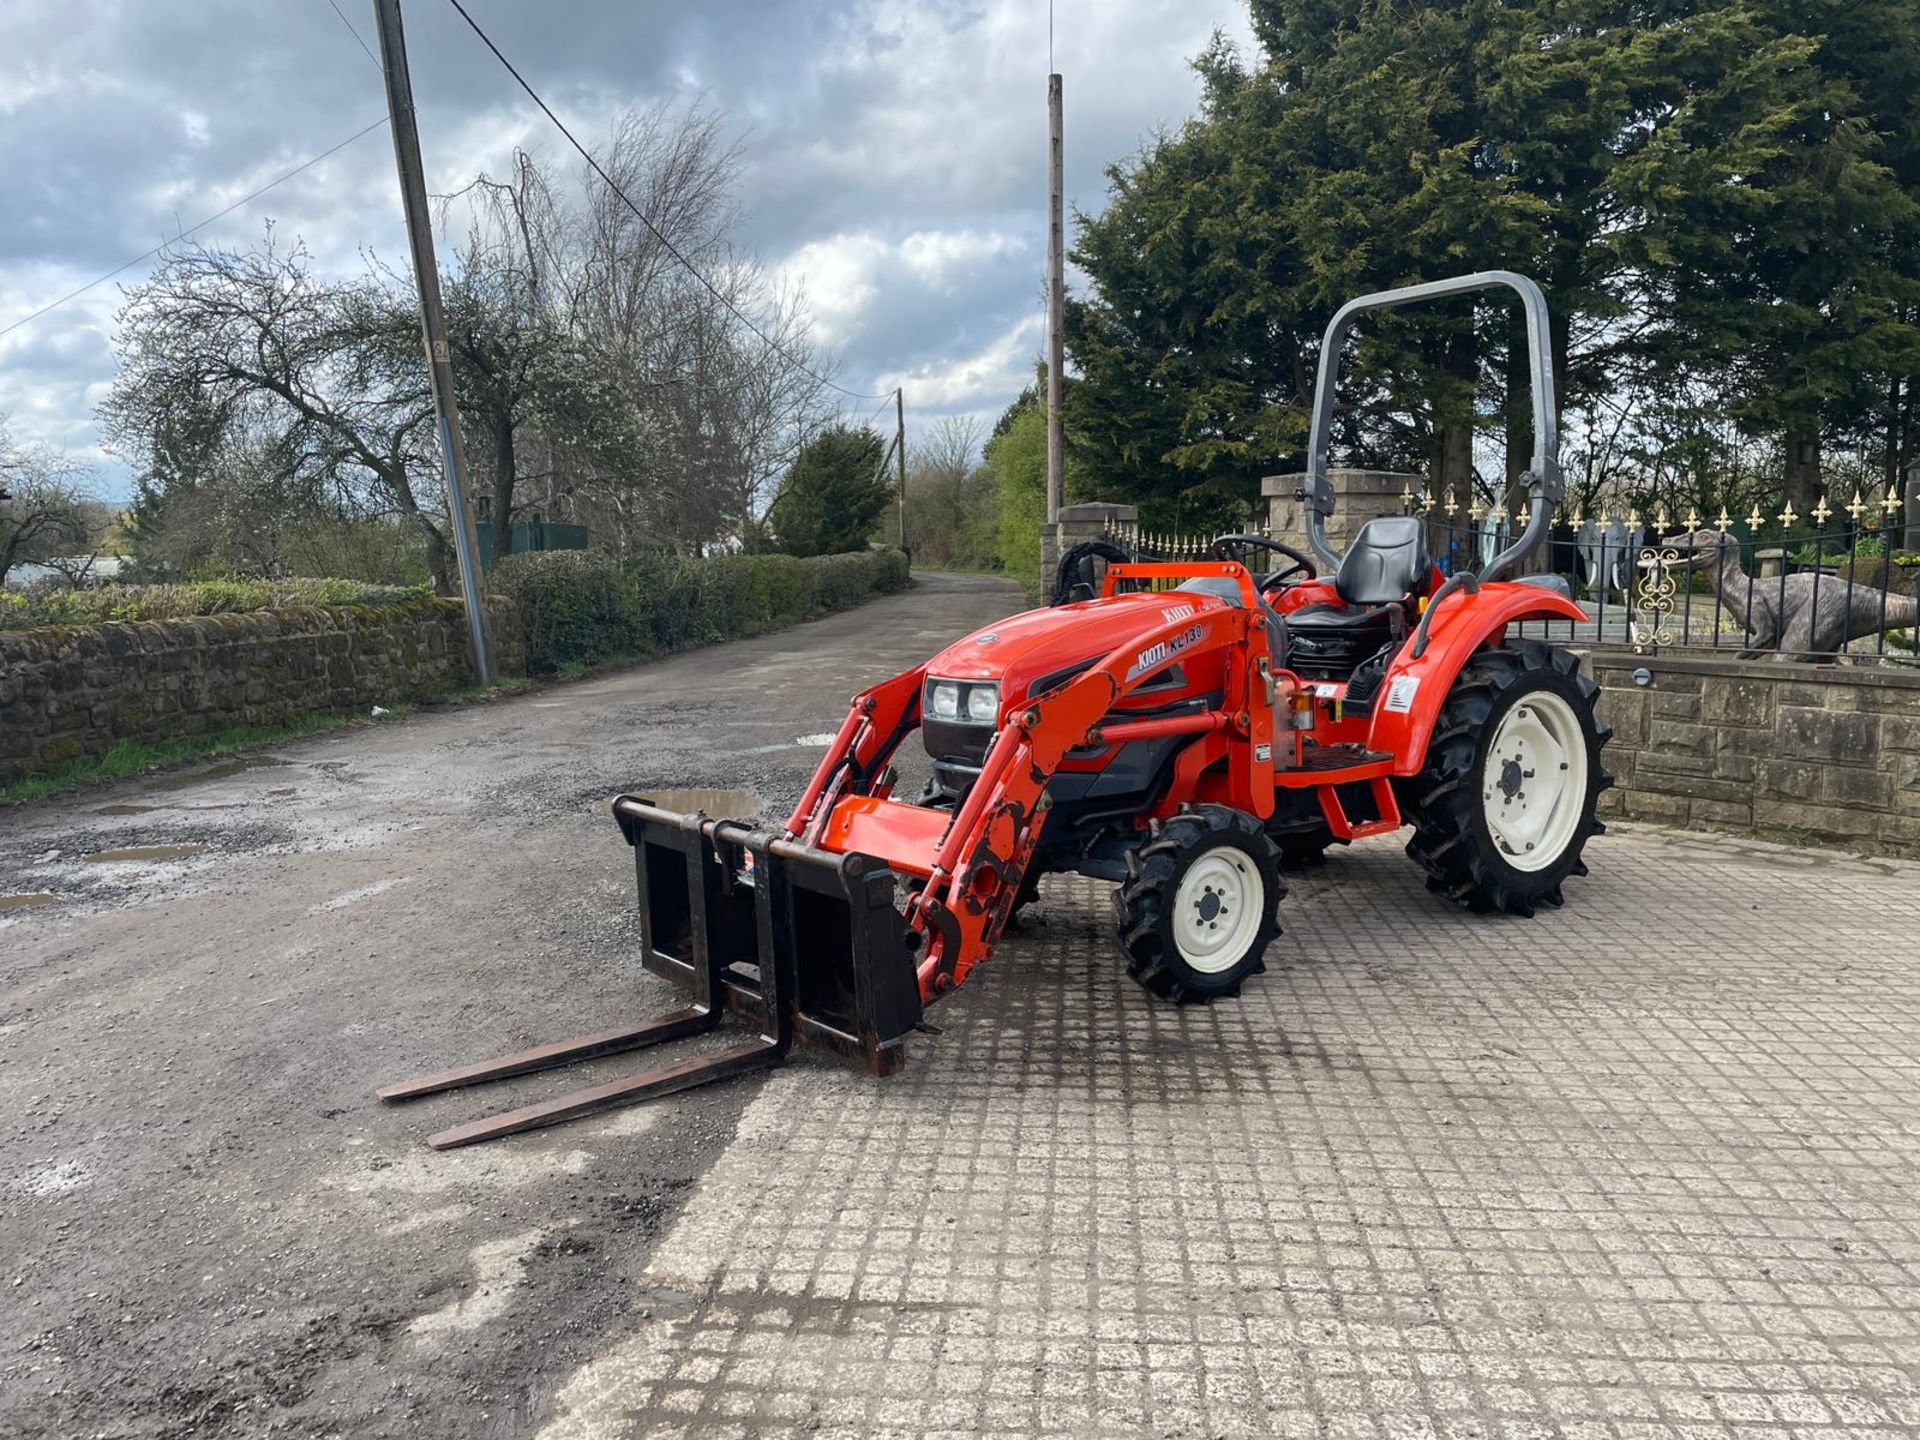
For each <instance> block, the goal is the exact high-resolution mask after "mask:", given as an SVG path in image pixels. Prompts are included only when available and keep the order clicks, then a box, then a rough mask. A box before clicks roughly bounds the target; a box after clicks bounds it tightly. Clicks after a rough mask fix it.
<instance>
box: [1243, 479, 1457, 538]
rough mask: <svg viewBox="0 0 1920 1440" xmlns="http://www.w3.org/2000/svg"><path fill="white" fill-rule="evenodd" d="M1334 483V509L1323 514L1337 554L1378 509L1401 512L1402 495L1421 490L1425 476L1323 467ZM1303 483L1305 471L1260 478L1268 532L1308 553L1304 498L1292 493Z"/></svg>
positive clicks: (1403, 507) (1402, 512) (1402, 511)
mask: <svg viewBox="0 0 1920 1440" xmlns="http://www.w3.org/2000/svg"><path fill="white" fill-rule="evenodd" d="M1327 480H1328V482H1329V483H1330V484H1332V486H1333V497H1334V498H1333V514H1332V515H1330V516H1328V517H1327V542H1328V543H1329V544H1330V545H1332V546H1333V548H1334V549H1335V550H1337V551H1339V552H1340V553H1341V554H1345V553H1346V549H1347V546H1349V545H1350V544H1352V543H1353V537H1354V536H1355V535H1356V534H1358V533H1359V531H1360V527H1361V526H1362V525H1364V524H1366V523H1367V521H1369V520H1372V519H1373V518H1375V517H1376V516H1379V515H1401V514H1404V513H1405V502H1404V501H1403V500H1402V498H1401V497H1402V496H1403V495H1404V494H1405V493H1406V492H1407V491H1408V490H1411V491H1412V492H1413V493H1414V494H1416V495H1418V494H1419V493H1420V487H1421V486H1422V485H1424V484H1425V483H1426V482H1425V481H1424V480H1423V479H1422V478H1421V477H1420V476H1418V475H1412V474H1408V473H1407V472H1405V471H1401V470H1343V469H1338V468H1336V469H1332V470H1329V471H1328V472H1327ZM1306 483H1307V477H1306V475H1305V474H1304V473H1301V474H1296V475H1269V476H1267V477H1266V478H1265V479H1263V480H1262V481H1261V482H1260V493H1261V494H1262V495H1263V496H1265V497H1266V501H1267V526H1268V533H1269V534H1270V535H1271V536H1272V537H1273V538H1274V539H1275V540H1278V541H1280V542H1281V544H1283V545H1291V546H1293V547H1294V549H1296V550H1301V551H1304V552H1306V553H1307V554H1309V555H1311V554H1312V553H1313V549H1312V547H1311V546H1310V545H1309V544H1308V543H1307V502H1306V501H1304V500H1299V499H1296V498H1294V497H1295V494H1296V492H1297V491H1299V490H1300V489H1301V488H1302V487H1303V486H1305V485H1306Z"/></svg>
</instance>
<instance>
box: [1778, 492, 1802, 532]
mask: <svg viewBox="0 0 1920 1440" xmlns="http://www.w3.org/2000/svg"><path fill="white" fill-rule="evenodd" d="M1799 519H1800V516H1799V514H1798V512H1796V511H1795V510H1794V508H1793V497H1792V496H1791V495H1789V496H1788V497H1787V508H1786V509H1784V510H1782V511H1781V512H1780V523H1781V524H1782V525H1789V526H1790V525H1793V524H1794V523H1796V522H1797V521H1798V520H1799Z"/></svg>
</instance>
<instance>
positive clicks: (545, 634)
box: [488, 550, 651, 670]
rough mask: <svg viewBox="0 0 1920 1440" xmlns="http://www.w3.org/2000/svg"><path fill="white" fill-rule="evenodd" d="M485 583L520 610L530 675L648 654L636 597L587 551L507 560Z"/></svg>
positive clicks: (609, 564)
mask: <svg viewBox="0 0 1920 1440" xmlns="http://www.w3.org/2000/svg"><path fill="white" fill-rule="evenodd" d="M488 584H489V586H490V587H491V588H492V589H493V590H494V591H495V592H496V593H498V594H502V595H505V596H507V597H508V598H509V599H511V600H512V601H513V602H514V605H515V607H516V608H517V609H518V610H519V612H520V623H521V626H522V628H523V629H524V630H525V632H526V640H527V668H528V669H529V670H558V669H560V668H561V667H563V666H567V665H591V664H594V663H595V662H597V661H601V660H607V659H611V658H612V657H613V656H616V655H629V654H635V653H639V652H641V651H644V650H647V649H650V648H651V646H650V645H648V644H646V643H645V642H644V641H643V639H642V636H641V633H640V632H641V631H642V628H643V624H644V620H645V613H644V611H643V610H642V609H641V607H640V604H639V599H640V597H639V595H638V594H637V593H636V592H635V589H634V587H633V585H632V583H631V581H630V579H629V577H628V576H627V575H626V574H624V573H623V572H622V570H621V568H620V563H619V562H618V561H617V560H615V559H613V558H612V557H611V556H608V555H599V554H595V553H594V552H592V551H589V550H539V551H529V552H527V553H525V554H521V555H510V556H508V557H507V558H506V559H505V560H503V561H502V562H501V563H500V564H499V565H497V566H495V567H494V569H493V571H492V573H491V574H490V575H489V577H488ZM535 657H538V661H539V663H537V664H536V663H535Z"/></svg>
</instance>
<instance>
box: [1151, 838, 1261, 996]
mask: <svg viewBox="0 0 1920 1440" xmlns="http://www.w3.org/2000/svg"><path fill="white" fill-rule="evenodd" d="M1286 893H1287V892H1286V887H1285V886H1284V885H1282V884H1281V883H1280V873H1279V870H1278V868H1277V867H1276V865H1275V863H1274V849H1273V845H1272V844H1271V843H1270V842H1269V841H1268V839H1267V836H1266V834H1265V832H1264V831H1263V830H1262V829H1261V827H1260V823H1259V821H1257V820H1255V819H1254V818H1253V817H1252V816H1250V815H1244V814H1242V813H1241V812H1240V811H1238V810H1229V809H1227V808H1225V807H1224V806H1219V805H1202V806H1198V807H1196V808H1195V809H1192V810H1189V811H1185V812H1183V813H1182V814H1179V815H1176V816H1174V817H1173V818H1172V819H1171V820H1167V821H1165V822H1163V823H1162V824H1161V825H1160V827H1159V829H1158V830H1156V831H1155V832H1154V834H1153V835H1152V837H1151V838H1150V839H1149V840H1148V841H1147V843H1146V844H1144V845H1142V846H1141V847H1140V848H1139V849H1137V850H1134V851H1132V852H1130V853H1129V854H1128V856H1127V879H1126V881H1125V882H1124V883H1123V884H1121V885H1120V886H1119V888H1118V889H1116V890H1115V891H1114V892H1113V908H1114V917H1115V919H1116V920H1117V921H1118V922H1119V931H1120V943H1121V945H1122V946H1123V947H1125V949H1126V952H1127V955H1128V957H1129V963H1128V966H1127V973H1128V974H1130V975H1131V976H1133V978H1134V979H1135V980H1137V981H1139V982H1140V983H1141V984H1142V985H1144V986H1145V987H1146V988H1147V989H1149V990H1151V991H1153V993H1154V994H1156V995H1164V996H1166V997H1167V998H1168V999H1170V1000H1174V1001H1182V1002H1197V1003H1202V1004H1204V1003H1206V1002H1207V1001H1210V1000H1213V999H1214V998H1216V997H1217V996H1221V995H1237V994H1239V993H1240V984H1241V982H1242V981H1243V980H1245V979H1246V978H1247V976H1249V975H1257V974H1259V973H1260V972H1261V971H1262V970H1264V969H1266V963H1265V961H1264V960H1263V959H1262V958H1261V957H1262V956H1263V955H1264V954H1265V952H1266V948H1267V946H1268V945H1270V944H1272V943H1273V941H1274V940H1275V938H1276V937H1278V935H1279V934H1280V926H1279V922H1278V921H1277V920H1276V919H1275V918H1274V910H1275V908H1276V907H1277V906H1278V905H1279V903H1280V901H1281V899H1282V898H1283V897H1284V896H1285V895H1286Z"/></svg>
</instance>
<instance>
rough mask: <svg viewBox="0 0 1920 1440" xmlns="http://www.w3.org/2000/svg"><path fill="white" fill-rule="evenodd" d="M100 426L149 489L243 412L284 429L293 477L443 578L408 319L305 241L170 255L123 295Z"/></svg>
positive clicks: (187, 469)
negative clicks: (338, 274)
mask: <svg viewBox="0 0 1920 1440" xmlns="http://www.w3.org/2000/svg"><path fill="white" fill-rule="evenodd" d="M118 323H119V335H118V340H117V348H118V351H119V358H120V371H119V375H118V377H117V378H116V379H115V382H114V388H113V393H112V395H111V397H110V398H109V399H108V401H107V403H106V404H105V405H104V406H103V407H102V419H103V421H104V424H105V427H106V430H107V433H108V435H109V437H110V438H111V439H112V440H113V442H114V443H115V444H116V445H117V446H118V447H119V448H120V450H121V451H122V453H124V454H126V455H128V457H129V458H131V459H134V460H136V462H137V463H140V464H141V465H142V466H143V467H144V469H145V471H146V475H145V477H144V478H145V480H146V481H147V483H149V484H150V485H154V486H157V487H159V488H165V487H166V485H167V484H169V483H170V482H175V481H180V480H185V481H187V482H189V483H190V482H191V481H192V480H193V478H195V477H197V476H198V475H201V474H203V473H205V471H206V470H207V469H208V468H209V466H210V465H211V464H212V463H213V461H214V459H215V458H216V457H217V455H218V454H219V450H220V447H221V446H222V444H223V443H225V441H226V439H227V437H228V435H229V433H230V431H231V428H232V427H233V426H234V425H235V424H236V423H237V421H238V420H239V418H240V417H241V416H242V415H243V414H248V413H252V414H259V413H262V412H263V411H264V413H265V414H266V415H267V416H269V417H271V419H272V421H273V422H274V423H275V424H276V425H277V426H278V427H279V429H280V432H281V435H282V442H281V461H282V463H283V464H284V465H285V467H286V469H287V473H288V475H290V476H296V477H299V478H300V479H302V480H303V481H305V482H306V483H307V484H308V485H310V486H312V487H315V488H320V487H324V488H326V489H329V490H331V491H332V492H333V494H334V495H335V497H336V498H337V499H338V500H339V501H340V502H341V503H343V504H348V505H352V506H354V507H356V508H358V509H359V510H360V512H361V513H362V514H364V515H369V516H373V515H381V514H390V513H397V514H399V515H400V516H402V517H403V518H404V519H405V520H406V521H407V522H408V523H409V524H411V525H413V526H414V527H415V528H416V529H417V530H418V532H419V534H420V536H421V538H422V540H423V541H424V542H425V545H426V551H427V563H428V568H429V569H430V570H431V572H432V574H433V577H434V583H435V585H436V586H438V587H439V588H441V589H442V590H449V589H450V588H451V579H452V576H451V567H450V565H449V551H448V544H447V539H446V534H445V531H444V528H443V527H444V525H445V518H444V514H443V510H442V504H441V501H442V498H443V497H442V494H441V489H440V479H439V463H438V457H437V456H436V454H435V453H434V451H433V448H432V445H433V433H432V432H433V405H432V400H431V397H430V395H429V393H428V390H427V376H426V370H425V367H424V366H423V365H422V364H421V363H420V355H419V327H418V324H417V322H416V321H415V319H414V317H413V316H412V314H411V313H410V311H409V310H408V308H407V305H406V303H403V302H402V301H401V300H400V299H399V298H398V297H396V296H395V295H394V294H393V293H392V291H391V290H389V289H388V288H386V287H385V286H383V285H382V284H380V283H379V279H378V277H377V276H376V275H371V274H370V275H367V276H363V277H360V278H358V279H352V280H343V281H332V280H323V279H321V278H320V277H318V276H316V275H315V274H314V273H313V271H312V266H311V262H310V260H309V257H308V255H307V253H306V251H305V249H304V248H303V247H302V246H300V245H298V244H295V245H292V246H282V245H281V244H279V243H278V241H277V239H276V237H275V236H274V234H273V232H272V229H271V227H269V230H268V234H267V238H266V241H265V243H264V244H262V245H260V246H259V247H257V248H255V249H252V250H247V251H242V252H238V253H234V252H229V251H223V250H213V249H208V248H206V247H203V246H200V245H190V246H186V247H183V248H181V249H178V250H175V251H171V252H169V253H168V254H167V256H166V257H165V258H164V259H163V260H162V261H161V262H160V264H159V265H158V266H157V267H156V268H155V270H154V272H153V274H152V276H151V277H150V278H149V279H148V280H147V281H146V282H145V283H144V284H141V285H137V286H134V287H133V288H132V289H131V290H129V291H128V292H127V300H126V303H125V305H124V306H122V308H121V311H120V314H119V317H118Z"/></svg>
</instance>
